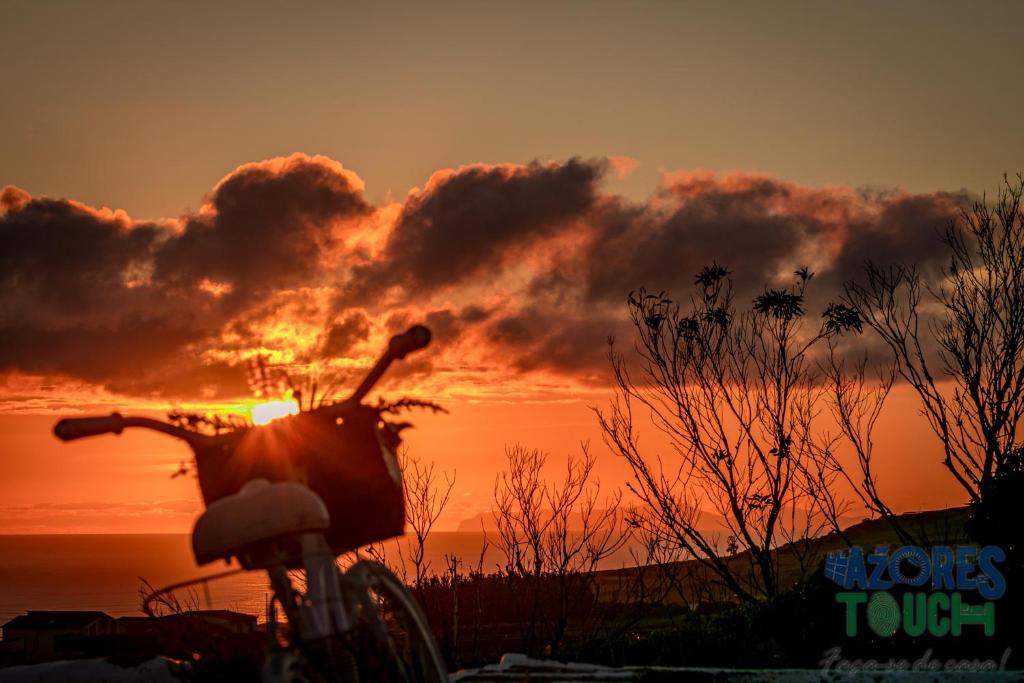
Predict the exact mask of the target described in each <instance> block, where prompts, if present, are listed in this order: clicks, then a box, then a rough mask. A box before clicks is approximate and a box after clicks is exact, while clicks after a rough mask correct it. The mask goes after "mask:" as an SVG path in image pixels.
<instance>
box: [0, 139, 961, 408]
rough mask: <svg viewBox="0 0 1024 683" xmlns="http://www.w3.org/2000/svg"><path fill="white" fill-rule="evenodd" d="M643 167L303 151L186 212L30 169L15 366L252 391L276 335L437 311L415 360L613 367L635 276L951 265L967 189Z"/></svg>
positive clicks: (0, 216) (13, 210)
mask: <svg viewBox="0 0 1024 683" xmlns="http://www.w3.org/2000/svg"><path fill="white" fill-rule="evenodd" d="M627 168H628V167H627ZM622 169H623V162H622V160H621V159H612V160H605V159H597V160H583V159H570V160H568V161H565V162H560V163H532V164H527V165H511V164H505V165H497V166H488V165H473V166H467V167H460V168H456V169H446V170H442V171H438V172H436V173H435V174H434V175H433V176H432V177H431V178H430V179H429V180H428V181H427V182H426V183H425V185H424V186H423V187H422V188H416V189H414V190H412V191H411V192H410V193H409V194H408V196H407V197H405V198H404V199H403V200H401V201H399V202H393V203H386V204H378V205H375V204H373V203H371V202H369V201H368V200H367V198H366V197H365V195H364V192H363V183H362V181H361V180H360V178H359V177H358V176H357V175H356V174H355V173H354V172H353V171H351V170H349V169H346V168H344V167H343V166H342V165H341V164H340V163H338V162H336V161H334V160H331V159H328V158H325V157H310V156H305V155H301V154H296V155H292V156H290V157H287V158H277V159H271V160H267V161H262V162H257V163H251V164H246V165H244V166H240V167H239V168H237V169H235V170H234V171H233V172H231V173H230V174H228V175H227V176H226V177H225V178H224V179H222V180H221V181H220V182H219V183H217V185H216V186H215V187H214V188H212V189H211V190H210V192H209V194H208V195H207V196H206V197H205V199H204V200H203V202H202V204H201V206H200V208H199V209H198V210H197V211H195V212H192V213H189V214H186V215H183V216H180V217H177V218H175V219H166V220H142V219H137V218H133V217H130V216H128V215H126V214H125V213H124V212H121V211H112V210H110V209H106V208H94V207H90V206H86V205H84V204H81V203H79V202H76V201H73V200H69V199H54V198H48V197H32V196H30V195H29V194H28V193H26V192H24V191H23V190H20V189H19V188H16V187H13V186H11V187H7V188H5V189H4V190H3V192H2V194H0V373H5V374H24V375H37V376H42V377H46V378H49V379H51V380H53V381H58V380H61V379H63V380H66V381H69V382H79V383H81V382H84V383H87V384H89V385H94V386H97V387H102V388H104V389H106V390H108V391H111V392H115V393H119V394H124V395H129V396H139V397H142V396H148V397H153V396H159V397H168V398H175V399H200V398H202V399H216V398H225V397H238V396H241V395H245V394H246V393H247V387H246V372H245V368H246V363H247V361H248V360H249V359H251V358H253V357H254V356H257V355H260V356H263V357H266V358H269V359H270V360H271V362H276V363H281V364H289V365H298V366H304V367H321V366H323V367H327V366H333V367H341V368H354V367H357V366H359V365H360V364H365V361H366V359H367V358H368V357H370V356H372V355H374V354H375V353H376V350H377V349H378V348H379V346H380V344H381V343H382V341H383V339H384V338H385V337H386V335H388V334H391V333H393V332H394V331H397V330H400V329H401V328H403V327H404V326H405V325H407V324H410V323H412V322H416V321H424V320H425V321H426V322H427V323H428V324H429V325H431V327H432V328H433V329H434V332H435V337H436V339H437V342H438V343H437V344H436V345H435V346H434V347H433V348H432V349H431V350H430V351H429V353H427V354H425V355H423V356H422V357H420V358H417V359H416V360H415V361H413V362H410V363H408V364H406V365H405V366H403V368H402V372H401V375H402V376H404V381H409V380H410V378H412V379H415V381H418V382H428V383H429V382H430V381H431V378H433V380H434V381H435V385H434V386H435V388H437V387H440V386H442V385H444V384H445V383H448V384H449V385H453V384H460V385H462V386H467V385H484V384H486V383H487V382H494V381H501V378H507V377H510V376H516V377H524V376H530V377H534V378H535V380H534V381H536V382H543V381H547V382H561V383H567V384H592V385H593V384H598V385H599V384H601V383H603V382H607V381H608V373H607V369H606V360H605V357H604V355H605V341H606V339H607V338H608V336H609V335H616V336H619V337H620V338H622V339H628V338H629V329H628V325H627V321H626V318H625V313H626V311H625V305H624V304H625V299H626V296H627V294H628V293H629V292H630V291H631V290H633V289H636V288H638V287H640V286H646V287H647V288H648V289H653V290H665V291H667V292H668V293H670V294H671V295H674V296H678V297H682V296H686V295H688V293H689V291H690V287H691V285H692V282H693V277H694V274H695V273H696V272H697V271H698V270H699V269H700V268H701V266H703V265H704V264H706V263H709V262H711V261H713V260H714V261H717V262H718V263H720V264H723V265H726V266H728V267H729V268H730V270H731V271H732V272H733V273H734V275H735V277H736V281H737V288H738V302H739V303H740V304H742V303H743V301H744V299H745V298H752V297H753V295H754V293H755V292H756V291H757V290H759V289H760V288H761V287H763V286H764V285H765V284H766V283H772V282H779V281H788V279H789V278H790V276H791V273H792V271H793V270H794V269H795V268H796V267H798V266H800V265H808V266H810V267H811V269H812V270H815V271H816V272H817V273H818V277H819V279H818V280H816V285H817V287H816V290H815V291H817V292H819V293H820V296H821V297H822V299H821V302H822V303H823V302H824V300H825V299H828V298H831V297H834V296H835V295H836V294H837V293H838V291H839V288H840V286H841V284H842V283H843V282H844V281H847V280H849V279H852V278H856V277H857V276H858V275H859V273H860V271H861V269H862V268H863V264H864V262H865V261H866V260H868V259H873V260H876V261H879V262H883V263H884V262H894V261H904V262H914V263H917V264H919V265H920V266H921V267H922V268H923V269H925V270H926V271H927V270H929V269H933V268H935V266H936V265H937V264H938V263H939V262H940V261H941V260H942V259H943V249H942V245H941V243H940V242H939V239H938V235H937V233H938V231H939V230H940V229H941V228H942V227H943V226H944V225H945V224H946V223H947V222H948V221H949V220H950V218H951V217H952V216H953V215H954V213H955V212H956V210H957V208H958V207H959V206H961V205H962V203H963V202H964V201H966V200H967V199H968V197H967V196H966V195H964V194H950V193H941V192H937V193H931V194H908V193H905V192H901V191H897V190H885V191H881V190H855V189H852V188H848V187H822V188H812V187H806V186H801V185H798V184H795V183H792V182H788V181H785V180H782V179H779V178H774V177H770V176H765V175H756V174H745V173H732V174H726V175H715V174H712V173H666V174H665V175H664V177H663V183H662V185H661V187H659V188H658V189H657V190H656V191H655V192H654V193H653V194H652V195H651V196H650V197H649V198H648V199H647V200H645V201H642V202H636V201H630V200H628V199H626V198H624V197H622V196H619V195H616V194H614V193H610V192H608V191H606V190H605V189H604V188H603V180H604V179H605V177H606V176H607V175H608V174H609V173H612V174H614V173H621V172H622ZM817 303H818V302H812V304H813V305H816V304H817ZM439 378H444V379H443V380H442V379H439Z"/></svg>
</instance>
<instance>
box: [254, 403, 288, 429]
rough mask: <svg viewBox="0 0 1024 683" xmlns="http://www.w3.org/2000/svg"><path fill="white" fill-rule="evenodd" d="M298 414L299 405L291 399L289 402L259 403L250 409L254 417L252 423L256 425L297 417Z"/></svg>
mask: <svg viewBox="0 0 1024 683" xmlns="http://www.w3.org/2000/svg"><path fill="white" fill-rule="evenodd" d="M298 412H299V405H298V404H297V403H296V402H295V401H294V400H290V399H289V400H287V401H267V402H266V403H257V404H255V405H254V406H252V407H251V408H250V409H249V414H250V415H251V416H252V423H253V424H255V425H265V424H268V423H270V422H273V421H274V420H277V419H279V418H282V417H288V416H289V415H297V414H298Z"/></svg>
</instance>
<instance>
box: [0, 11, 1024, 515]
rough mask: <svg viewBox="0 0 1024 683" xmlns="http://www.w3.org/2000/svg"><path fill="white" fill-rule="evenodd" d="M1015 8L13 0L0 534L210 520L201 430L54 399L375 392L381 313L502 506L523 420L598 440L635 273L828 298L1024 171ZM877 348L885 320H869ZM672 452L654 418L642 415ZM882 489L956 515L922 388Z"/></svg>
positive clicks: (611, 467) (908, 402) (102, 404)
mask: <svg viewBox="0 0 1024 683" xmlns="http://www.w3.org/2000/svg"><path fill="white" fill-rule="evenodd" d="M1022 21H1024V4H1022V3H1019V2H981V3H971V4H968V3H945V2H901V3H889V2H877V3H876V2H857V3H852V2H851V3H846V4H837V3H821V4H812V3H809V2H792V3H790V2H782V3H753V2H751V3H743V2H739V3H686V2H673V3H668V2H666V3H660V2H658V3H656V2H648V3H602V2H587V3H563V2H558V3H535V4H533V3H530V4H527V3H513V4H507V5H499V4H498V3H469V2H467V3H446V4H444V5H443V6H438V5H435V4H411V3H410V4H408V5H396V4H388V3H373V4H372V5H371V4H370V3H367V4H365V5H361V6H355V5H343V4H342V3H330V4H327V3H325V4H323V5H316V4H308V5H304V6H303V7H302V8H295V7H290V6H286V5H285V4H283V3H273V4H267V5H263V4H260V3H253V2H238V3H217V4H216V6H215V7H214V6H207V5H205V4H203V5H200V4H198V3H197V4H194V5H187V6H185V5H182V4H178V3H158V2H153V3H134V2H94V3H77V4H70V3H40V2H8V3H5V4H4V7H3V19H2V21H0V61H2V63H3V64H4V66H5V69H4V84H3V90H4V98H3V102H2V106H0V128H2V130H3V134H2V135H0V188H4V189H2V190H0V192H2V194H0V533H43V532H81V531H87V532H105V531H106V532H113V531H187V530H188V529H189V528H190V524H191V521H192V519H193V518H194V516H195V515H196V514H197V512H198V511H199V509H200V503H199V496H198V490H197V486H196V483H195V481H194V480H193V479H191V478H188V477H181V478H176V479H171V478H170V475H171V474H172V473H173V472H174V471H175V469H177V465H178V463H179V461H181V460H184V459H186V458H187V457H188V455H189V453H188V451H187V448H186V447H185V446H183V445H181V444H177V443H175V442H173V441H170V440H168V439H166V438H161V437H159V436H157V435H153V434H125V435H123V436H121V437H119V438H115V437H108V438H98V439H90V440H86V441H82V442H78V443H75V444H73V445H67V444H62V443H59V442H57V441H56V440H55V439H54V438H53V436H52V435H51V431H50V430H51V428H52V425H53V423H54V422H55V420H56V419H58V417H59V416H62V415H81V414H90V413H106V412H110V411H111V410H113V409H115V408H120V409H122V410H123V411H125V412H130V411H134V412H140V411H145V412H146V413H147V414H156V415H159V414H160V413H161V412H163V411H165V410H166V409H168V408H170V407H174V406H189V407H198V408H199V409H202V410H220V411H224V410H232V409H239V410H244V409H245V408H246V406H248V405H249V404H250V403H251V402H252V400H253V397H252V396H251V395H250V393H249V390H248V386H247V382H246V364H247V362H248V361H249V360H250V359H252V358H255V357H257V356H263V357H265V358H267V359H268V360H269V362H271V363H274V364H278V365H281V366H288V367H289V368H290V369H291V370H292V371H293V372H298V373H301V372H306V373H309V374H312V375H319V376H323V377H327V376H329V375H332V374H341V375H344V376H345V377H347V378H348V381H350V382H354V381H357V380H358V377H359V372H360V369H363V368H366V367H367V366H368V365H369V363H370V362H372V358H373V356H374V355H376V354H377V353H378V352H379V350H380V349H381V348H382V345H383V344H384V343H385V342H386V339H387V338H388V336H389V335H390V334H393V333H395V332H398V331H401V330H403V329H405V327H407V326H408V325H409V324H412V323H414V322H426V323H427V324H428V325H429V326H430V327H431V328H432V329H433V331H434V333H435V344H434V345H433V346H432V347H431V349H430V350H429V351H427V352H425V353H423V354H422V355H421V356H417V357H414V358H411V359H410V360H409V361H408V362H407V363H404V364H402V365H401V366H399V367H397V368H396V371H395V372H394V373H392V375H391V376H390V380H389V382H388V383H386V384H385V385H384V386H382V388H381V393H382V394H383V395H385V396H388V397H398V396H401V395H405V394H409V395H415V396H420V397H426V398H431V399H434V400H436V401H438V402H440V403H442V404H443V405H445V407H447V408H448V409H449V411H450V412H449V414H447V415H436V416H435V415H430V414H414V415H413V416H412V418H411V420H412V421H413V422H415V423H416V426H417V429H416V430H415V431H414V432H410V433H409V436H408V438H407V441H408V443H409V444H410V447H411V448H412V450H413V452H414V453H415V454H417V455H418V456H419V457H422V458H424V459H427V460H433V461H435V462H436V463H437V465H438V467H439V468H440V469H443V470H446V471H456V472H457V484H456V488H455V491H454V496H453V502H452V504H451V506H450V508H449V510H448V511H447V513H446V516H445V518H444V520H443V522H442V524H443V526H444V527H445V528H454V526H455V525H457V524H458V522H459V521H460V520H461V519H464V518H468V517H471V516H473V515H475V514H477V513H480V512H484V511H487V510H488V509H489V506H490V497H491V493H492V487H493V483H494V476H495V472H496V470H497V469H498V468H499V467H500V466H501V464H502V460H503V455H502V451H503V448H504V446H505V445H506V444H511V443H515V442H520V443H523V444H526V445H529V446H536V447H538V448H541V449H544V450H549V451H551V452H552V454H553V457H554V458H555V460H556V461H557V460H558V458H564V456H565V455H566V454H568V453H569V452H573V451H578V449H579V446H578V444H579V443H580V442H581V441H587V440H589V441H590V442H591V445H592V447H593V449H594V451H595V453H596V454H597V456H598V458H599V473H600V475H601V481H602V484H604V485H606V486H608V487H614V486H619V485H621V484H622V483H623V482H624V481H625V477H626V472H627V470H626V468H625V466H624V464H622V463H621V462H618V461H617V460H616V459H615V458H614V457H613V456H612V454H611V453H610V452H608V451H607V450H606V449H605V448H604V446H603V445H602V444H601V436H600V432H599V430H598V426H597V422H596V420H595V417H594V414H593V410H592V408H594V407H598V408H599V407H603V406H606V405H607V404H608V401H609V399H610V396H611V393H610V390H609V388H610V382H611V377H610V372H609V367H608V361H607V359H606V357H605V354H606V352H607V346H606V340H607V338H608V337H609V336H610V335H613V336H615V337H616V338H617V339H618V340H619V341H620V343H621V344H623V345H624V346H626V347H627V348H628V345H629V344H630V340H631V339H632V337H631V335H630V329H629V324H628V320H627V319H626V307H625V302H626V296H627V294H628V293H629V292H630V291H631V290H633V289H635V288H638V287H640V286H646V287H648V289H653V290H661V289H664V290H666V291H668V292H669V293H670V294H672V295H674V296H685V295H687V294H688V292H689V287H690V286H691V285H692V282H693V277H694V274H695V273H696V272H697V271H698V270H699V268H700V267H701V266H702V265H704V264H705V263H707V262H710V261H711V260H717V261H718V262H719V263H722V264H725V265H727V266H728V267H730V268H731V269H732V271H733V272H734V274H735V276H736V280H737V287H738V291H739V293H740V295H741V296H740V297H739V299H740V300H741V302H742V301H743V300H744V299H749V298H750V297H749V296H748V295H750V296H752V295H753V293H754V292H756V291H757V290H759V289H760V288H761V287H762V286H764V285H765V284H766V283H777V282H779V281H780V279H783V280H784V279H785V278H786V277H788V276H789V274H790V273H791V272H792V271H793V269H794V268H796V267H798V266H800V265H805V264H806V265H808V266H810V267H811V268H812V270H814V271H816V272H817V273H818V276H817V278H816V280H815V288H816V293H815V295H814V298H813V299H812V302H811V303H812V304H813V306H812V308H813V307H817V306H819V304H824V302H826V301H828V300H829V299H830V298H832V297H834V296H836V295H837V294H838V292H839V291H840V288H841V285H842V283H843V282H846V281H847V280H849V279H851V278H856V277H857V276H858V274H859V273H860V270H861V268H862V266H863V263H864V262H865V260H867V259H876V260H883V261H903V262H910V263H918V264H920V265H921V266H922V267H923V268H924V269H925V270H926V271H928V270H929V269H933V268H934V267H935V266H936V265H937V264H939V263H941V262H942V260H943V259H944V258H945V256H944V252H943V250H942V247H941V245H940V244H939V242H938V240H937V233H936V231H937V230H938V229H940V228H941V227H942V226H943V225H945V223H946V222H947V221H948V220H949V218H950V217H951V216H952V215H954V213H955V211H956V208H957V207H958V206H959V205H961V204H962V203H963V202H964V201H969V200H970V199H971V198H972V197H975V196H978V195H980V194H981V193H982V192H986V191H988V192H990V193H991V192H992V191H993V190H994V189H995V188H996V187H997V186H998V183H999V181H1000V178H1001V176H1002V174H1003V173H1016V172H1018V171H1020V170H1022V169H1024V125H1021V123H1020V114H1021V111H1022V110H1024V107H1022V105H1024V92H1022V89H1021V88H1020V66H1021V64H1022V63H1024V47H1022V43H1021V40H1020V35H1019V33H1020V27H1021V26H1022ZM865 343H866V344H869V345H870V343H871V341H870V340H865ZM645 438H646V439H647V441H646V443H647V444H648V445H649V447H650V448H651V449H653V450H655V451H658V450H659V449H660V451H662V452H664V453H665V454H666V455H667V454H668V450H667V444H666V443H664V440H663V439H659V437H658V435H657V434H656V433H653V431H652V433H650V434H648V435H646V436H645ZM878 442H879V449H880V451H881V455H880V456H879V457H880V458H881V460H880V463H879V477H880V479H881V482H882V490H883V492H885V493H887V494H888V495H889V496H890V497H891V499H892V501H893V507H895V508H897V509H900V510H908V509H921V508H931V507H938V506H942V505H952V504H960V503H962V502H963V501H962V496H961V495H960V494H959V493H958V491H957V488H956V486H955V484H954V483H953V482H952V480H951V478H950V477H949V476H947V475H946V474H945V472H944V470H943V469H942V468H941V465H940V464H939V454H938V444H937V442H936V441H935V439H934V437H933V436H931V434H930V433H929V432H928V431H927V427H926V425H925V423H924V421H923V419H922V418H921V417H920V416H919V415H918V414H917V403H916V401H915V399H914V397H913V395H912V394H911V392H909V391H908V390H907V389H906V388H905V387H897V389H896V390H895V391H894V394H893V396H892V398H891V400H890V403H889V404H888V406H887V408H886V412H885V414H884V416H883V418H882V421H881V422H880V424H879V434H878Z"/></svg>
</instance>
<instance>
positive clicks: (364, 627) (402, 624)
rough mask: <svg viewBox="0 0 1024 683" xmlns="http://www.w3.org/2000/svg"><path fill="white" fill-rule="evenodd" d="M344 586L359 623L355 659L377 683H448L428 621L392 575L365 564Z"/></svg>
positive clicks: (377, 565)
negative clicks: (384, 682) (396, 682)
mask: <svg viewBox="0 0 1024 683" xmlns="http://www.w3.org/2000/svg"><path fill="white" fill-rule="evenodd" d="M342 583H343V585H344V586H345V592H346V593H347V594H348V595H347V597H348V599H349V600H350V602H351V603H352V604H351V605H350V608H351V612H352V613H353V614H354V615H355V616H356V619H357V624H356V638H357V642H358V643H359V646H358V650H359V652H358V653H356V656H357V658H359V659H361V660H362V661H363V666H364V668H369V669H371V670H372V675H373V676H374V678H373V680H389V681H402V682H408V683H442V682H444V683H446V682H447V681H448V673H447V669H446V667H445V665H444V660H443V658H442V657H441V653H440V651H439V650H438V647H437V643H436V642H435V641H434V636H433V633H431V630H430V625H429V624H428V622H427V619H426V616H425V615H424V614H423V611H422V610H421V609H420V606H419V605H418V604H417V603H416V600H415V598H413V596H412V595H411V594H410V593H409V590H408V589H407V588H406V587H405V586H404V585H403V584H402V582H401V581H399V580H398V578H397V577H396V576H395V575H394V574H393V573H392V572H391V570H389V569H388V568H387V567H385V566H384V565H382V564H380V563H379V562H373V561H370V560H363V561H360V562H357V563H356V564H354V565H352V567H351V568H349V570H348V571H347V572H345V574H344V581H343V582H342Z"/></svg>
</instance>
